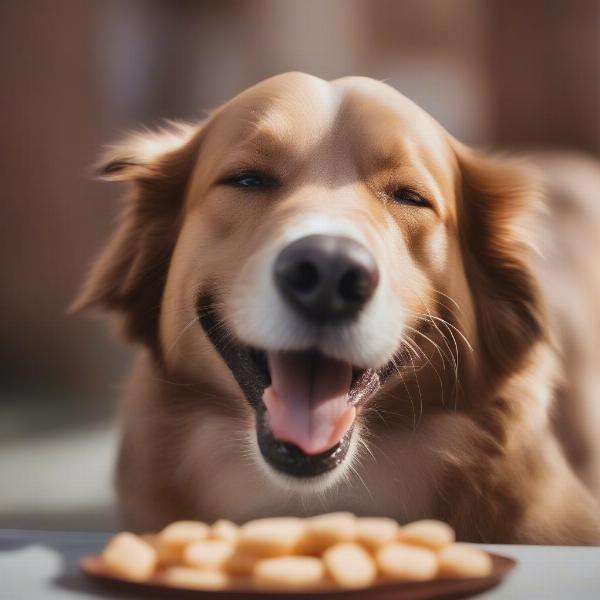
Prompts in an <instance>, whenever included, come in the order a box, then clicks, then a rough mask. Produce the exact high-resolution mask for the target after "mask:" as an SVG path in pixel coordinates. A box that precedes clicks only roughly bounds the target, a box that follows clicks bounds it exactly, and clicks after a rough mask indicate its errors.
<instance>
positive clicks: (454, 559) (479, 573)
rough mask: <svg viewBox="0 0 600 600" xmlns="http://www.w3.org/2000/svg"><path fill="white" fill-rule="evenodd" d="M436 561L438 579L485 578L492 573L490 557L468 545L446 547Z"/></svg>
mask: <svg viewBox="0 0 600 600" xmlns="http://www.w3.org/2000/svg"><path fill="white" fill-rule="evenodd" d="M438 560H439V570H438V575H439V576H440V577H487V576H488V575H490V574H491V572H492V559H491V558H490V555H489V554H487V553H486V552H483V550H479V549H477V548H473V546H469V545H468V544H453V545H451V546H447V547H446V548H444V549H443V550H441V551H440V553H439V555H438Z"/></svg>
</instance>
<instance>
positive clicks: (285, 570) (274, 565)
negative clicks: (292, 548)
mask: <svg viewBox="0 0 600 600" xmlns="http://www.w3.org/2000/svg"><path fill="white" fill-rule="evenodd" d="M324 578H325V568H324V567H323V562H322V561H321V560H319V559H318V558H314V557H312V556H280V557H278V558H266V559H264V560H261V561H259V562H258V563H256V566H255V567H254V572H253V581H254V584H255V585H256V586H257V587H264V588H282V589H285V588H287V589H289V588H295V589H299V588H311V587H315V586H317V585H319V584H323V582H324Z"/></svg>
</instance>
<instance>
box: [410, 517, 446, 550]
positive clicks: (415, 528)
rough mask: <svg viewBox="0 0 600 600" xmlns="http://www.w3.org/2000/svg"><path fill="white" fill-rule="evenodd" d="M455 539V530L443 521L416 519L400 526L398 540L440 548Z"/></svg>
mask: <svg viewBox="0 0 600 600" xmlns="http://www.w3.org/2000/svg"><path fill="white" fill-rule="evenodd" d="M454 540H455V536H454V530H453V529H452V527H450V525H447V524H446V523H442V522H441V521H433V520H423V521H415V522H414V523H410V524H408V525H405V526H404V527H401V528H400V531H399V532H398V541H400V542H404V543H406V544H414V545H415V546H424V547H425V548H431V549H432V550H440V549H441V548H443V547H444V546H448V545H449V544H452V543H453V542H454Z"/></svg>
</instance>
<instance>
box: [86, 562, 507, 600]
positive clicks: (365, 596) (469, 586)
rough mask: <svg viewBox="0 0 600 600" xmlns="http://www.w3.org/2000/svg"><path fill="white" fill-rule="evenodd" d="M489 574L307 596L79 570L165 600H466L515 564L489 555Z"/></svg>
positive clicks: (89, 565)
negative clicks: (129, 578)
mask: <svg viewBox="0 0 600 600" xmlns="http://www.w3.org/2000/svg"><path fill="white" fill-rule="evenodd" d="M490 556H491V557H492V564H493V571H492V574H491V575H490V576H489V577H477V578H469V579H466V578H462V579H434V580H432V581H419V582H408V583H407V582H403V583H386V584H378V585H376V586H373V587H371V588H367V589H361V590H319V591H310V592H295V591H294V592H286V591H279V590H278V591H273V592H269V591H258V590H248V591H243V590H222V591H209V590H206V591H204V590H192V589H183V588H174V587H171V586H166V585H163V584H160V583H157V582H147V583H136V582H133V581H126V580H123V579H119V578H117V577H112V576H111V575H107V574H106V573H104V572H103V571H102V567H101V563H100V561H99V559H98V558H97V557H95V556H90V557H87V558H84V559H83V560H82V561H81V568H82V569H83V571H84V573H85V574H86V575H87V576H88V577H91V578H92V579H93V580H95V581H97V582H99V583H101V584H103V585H106V586H110V587H111V588H113V589H121V590H123V591H130V592H138V593H140V594H143V595H144V596H148V595H152V596H153V597H161V596H162V597H163V598H167V597H168V598H169V600H178V599H180V598H181V599H186V598H187V599H190V600H192V599H194V598H196V600H260V599H261V598H272V599H273V600H275V599H277V598H285V600H310V599H311V598H312V599H314V598H331V600H337V599H339V600H358V599H359V598H360V600H431V599H433V598H437V599H443V600H450V599H451V598H466V597H468V596H472V595H474V594H478V593H480V592H483V591H485V590H488V589H490V588H493V587H494V586H496V585H498V584H499V583H500V582H501V581H502V579H503V578H504V577H505V576H506V575H507V574H508V573H509V572H510V571H511V570H512V569H513V568H514V566H515V565H516V561H515V560H514V559H512V558H508V557H507V556H500V555H498V554H490Z"/></svg>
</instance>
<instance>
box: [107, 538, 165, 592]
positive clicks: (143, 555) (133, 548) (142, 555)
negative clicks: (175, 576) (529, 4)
mask: <svg viewBox="0 0 600 600" xmlns="http://www.w3.org/2000/svg"><path fill="white" fill-rule="evenodd" d="M157 562H158V557H157V554H156V551H155V550H154V548H152V546H151V545H150V544H148V543H146V542H145V541H144V540H142V538H140V537H138V536H137V535H134V534H133V533H127V532H123V533H118V534H117V535H115V537H114V538H113V539H112V540H111V541H110V542H109V543H108V545H107V546H106V548H105V549H104V552H103V553H102V563H103V564H104V566H105V568H106V569H107V571H109V572H110V573H112V574H113V575H116V576H117V577H122V578H123V579H131V580H132V581H145V580H146V579H148V578H149V577H150V576H151V575H152V573H153V572H154V569H155V568H156V564H157Z"/></svg>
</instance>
